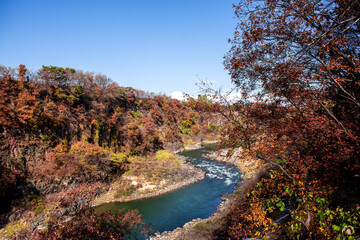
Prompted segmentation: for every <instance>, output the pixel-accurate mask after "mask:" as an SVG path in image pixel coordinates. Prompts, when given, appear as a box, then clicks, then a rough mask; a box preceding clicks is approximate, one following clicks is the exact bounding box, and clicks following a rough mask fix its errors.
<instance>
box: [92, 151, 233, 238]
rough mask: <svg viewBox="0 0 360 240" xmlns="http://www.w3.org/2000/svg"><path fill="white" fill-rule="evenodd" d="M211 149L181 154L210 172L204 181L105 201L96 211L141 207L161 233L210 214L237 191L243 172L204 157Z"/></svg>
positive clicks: (207, 172) (146, 218)
mask: <svg viewBox="0 0 360 240" xmlns="http://www.w3.org/2000/svg"><path fill="white" fill-rule="evenodd" d="M208 151H209V148H202V149H196V150H192V151H184V152H182V153H180V155H183V156H185V157H187V158H188V159H189V161H190V162H191V163H192V164H194V165H195V166H196V167H198V168H202V169H204V170H205V171H206V175H205V178H204V179H203V180H201V181H198V182H196V183H194V184H191V185H188V186H185V187H183V188H181V189H178V190H175V191H172V192H169V193H167V194H164V195H161V196H157V197H152V198H147V199H141V200H135V201H131V202H126V203H107V204H103V205H100V206H98V207H96V211H100V212H101V211H107V210H115V211H116V210H118V209H120V208H125V209H138V210H139V211H140V213H141V215H142V216H143V218H144V220H145V222H147V223H150V224H151V225H152V228H153V229H154V230H155V231H158V232H163V231H171V230H174V229H175V228H177V227H182V226H183V225H184V224H185V223H186V222H189V221H191V220H192V219H195V218H208V217H210V216H211V215H212V214H213V213H214V212H215V210H216V208H217V206H218V205H219V204H220V203H221V199H220V197H221V195H222V194H224V193H230V192H232V191H233V190H234V187H235V185H236V182H237V181H238V180H239V178H240V173H239V171H238V170H237V168H236V167H234V166H230V165H225V164H224V163H221V162H216V161H211V160H209V159H207V158H204V157H202V155H203V154H204V153H206V152H208Z"/></svg>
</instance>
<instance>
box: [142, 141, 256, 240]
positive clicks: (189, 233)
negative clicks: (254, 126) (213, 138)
mask: <svg viewBox="0 0 360 240" xmlns="http://www.w3.org/2000/svg"><path fill="white" fill-rule="evenodd" d="M204 157H206V158H209V159H211V160H214V161H221V162H224V163H227V164H232V165H235V166H237V167H238V168H239V169H240V171H241V172H242V181H239V182H238V186H239V187H238V188H237V189H235V190H234V192H233V193H232V194H225V195H223V196H222V203H221V204H220V205H219V206H218V208H217V210H216V211H215V212H214V213H213V214H212V215H211V216H210V217H209V218H206V219H200V218H197V219H194V220H192V221H190V222H187V223H185V224H184V226H183V227H181V228H180V227H178V228H176V229H175V230H173V231H165V232H163V233H161V234H160V233H156V234H155V236H151V237H150V238H149V239H150V240H187V239H209V237H210V235H211V232H212V231H213V230H214V228H216V227H219V225H221V224H222V222H223V219H224V216H226V215H227V214H228V211H230V206H231V204H232V202H233V200H234V199H235V198H237V197H241V196H242V195H243V194H245V192H246V189H247V186H248V185H251V184H252V183H253V182H254V181H253V179H255V178H256V173H257V172H258V169H259V163H258V161H256V160H253V159H250V158H246V157H245V158H244V157H243V156H242V149H240V148H238V149H235V150H232V151H230V150H229V149H222V150H219V151H214V152H210V153H208V154H206V155H204Z"/></svg>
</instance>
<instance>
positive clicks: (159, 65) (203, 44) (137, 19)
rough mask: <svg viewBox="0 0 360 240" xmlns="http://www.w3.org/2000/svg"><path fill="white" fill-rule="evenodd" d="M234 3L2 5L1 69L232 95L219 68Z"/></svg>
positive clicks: (89, 0) (12, 1)
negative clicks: (44, 70) (68, 72)
mask: <svg viewBox="0 0 360 240" xmlns="http://www.w3.org/2000/svg"><path fill="white" fill-rule="evenodd" d="M232 3H234V1H230V0H207V1H203V0H181V1H180V0H166V1H165V0H164V1H162V0H152V1H150V0H139V1H130V0H128V1H125V0H118V1H115V0H114V1H110V0H109V1H108V0H102V1H100V0H98V1H95V0H86V1H80V0H61V1H60V0H32V1H30V0H22V1H20V0H0V32H1V37H0V64H1V65H5V66H10V67H17V66H18V65H19V64H25V65H26V66H27V68H28V69H30V70H33V71H34V70H38V69H39V68H41V66H42V65H55V66H60V67H72V68H75V69H81V70H84V71H91V72H96V73H103V74H105V75H107V76H108V77H110V78H111V79H112V80H113V81H115V82H116V83H118V84H119V85H120V86H131V87H134V88H137V89H142V90H145V91H151V92H155V93H165V94H167V95H171V93H173V92H175V91H182V92H186V93H189V94H196V93H197V91H198V87H197V86H195V83H196V82H198V81H199V79H203V80H206V79H207V80H208V81H213V82H216V84H217V86H223V87H224V88H230V86H231V84H230V78H229V75H228V73H227V72H226V71H225V70H224V66H223V64H222V61H223V56H224V54H225V53H226V52H227V51H228V50H229V49H230V44H228V42H227V39H228V38H231V37H232V35H233V32H234V29H235V25H236V20H235V19H234V16H235V15H234V9H233V8H232Z"/></svg>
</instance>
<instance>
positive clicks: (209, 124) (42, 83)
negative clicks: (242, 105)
mask: <svg viewBox="0 0 360 240" xmlns="http://www.w3.org/2000/svg"><path fill="white" fill-rule="evenodd" d="M0 96H1V98H0V154H1V155H0V169H1V171H0V188H1V189H0V205H1V214H2V218H1V223H0V224H1V225H3V226H4V224H7V223H8V221H14V220H16V221H19V220H21V217H22V216H23V214H24V213H25V212H26V211H30V212H33V213H34V211H35V212H38V213H41V212H42V211H43V210H44V209H41V208H49V207H51V208H54V207H55V206H62V207H69V206H70V207H71V206H73V208H74V209H75V210H76V208H81V206H82V205H85V204H86V203H88V202H90V201H91V200H92V199H93V198H94V197H95V196H97V195H99V194H100V193H102V192H104V190H106V189H107V188H108V187H109V184H110V183H111V182H112V181H114V180H116V179H118V178H119V177H120V176H121V175H122V174H123V173H124V172H125V171H127V170H131V171H133V172H134V171H140V173H141V169H142V168H145V167H146V169H144V170H143V171H147V172H149V171H150V170H151V171H153V172H151V171H150V172H149V174H150V175H154V174H155V175H156V174H158V175H159V174H165V173H166V171H171V169H172V166H174V167H175V165H176V164H178V163H176V162H174V163H172V162H166V161H170V160H171V159H172V157H171V156H170V155H169V154H167V153H165V152H159V151H158V150H161V149H166V150H169V151H171V152H174V151H179V150H182V149H183V147H184V145H189V144H190V145H191V144H192V143H193V142H196V141H201V140H205V139H216V138H217V137H218V136H217V134H218V131H219V130H220V128H221V125H222V121H221V119H220V118H219V114H218V113H217V111H218V110H220V108H221V106H220V105H219V104H213V103H211V102H210V101H209V100H207V98H206V97H199V100H196V99H193V98H189V99H188V100H187V101H184V102H180V101H178V100H176V99H171V98H170V97H167V96H164V95H155V94H152V93H146V92H143V91H140V90H136V89H133V88H131V87H120V86H118V85H117V84H115V83H114V82H112V81H111V80H110V79H109V78H107V77H106V76H104V75H99V74H94V73H88V72H83V71H79V70H74V69H71V68H61V67H55V66H43V68H42V69H40V70H39V71H38V72H35V73H32V72H29V71H27V69H26V68H25V66H24V65H20V66H19V68H18V69H11V68H6V67H2V68H1V75H0ZM155 153H157V154H155ZM169 156H170V157H169ZM129 159H132V160H131V161H132V165H131V163H130V162H129V161H130V160H129ZM174 164H175V165H174ZM164 171H165V173H162V172H164ZM143 173H144V172H143ZM156 176H157V175H156ZM156 176H155V178H156ZM152 177H153V176H152ZM157 177H161V176H160V175H159V176H157ZM45 196H47V198H46V203H45V202H44V201H45V198H44V197H45ZM50 196H51V197H50ZM57 204H60V205H57ZM74 204H80V205H75V206H74ZM39 207H40V209H39ZM16 211H17V212H16ZM67 211H68V210H67ZM69 211H70V210H69ZM14 212H15V213H14ZM33 213H31V214H33ZM105 219H106V217H105ZM80 222H81V221H80ZM18 225H19V224H18ZM20 225H21V224H20ZM88 227H90V225H89V226H88ZM20 228H29V227H26V226H20ZM35 228H36V227H35Z"/></svg>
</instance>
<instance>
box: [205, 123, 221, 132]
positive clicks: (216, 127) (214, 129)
mask: <svg viewBox="0 0 360 240" xmlns="http://www.w3.org/2000/svg"><path fill="white" fill-rule="evenodd" d="M207 129H208V130H209V131H210V132H217V131H219V130H220V126H219V125H217V124H215V123H211V124H210V125H209V126H208V127H207Z"/></svg>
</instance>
